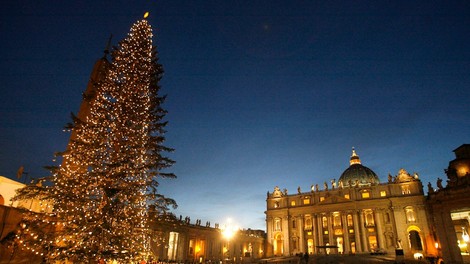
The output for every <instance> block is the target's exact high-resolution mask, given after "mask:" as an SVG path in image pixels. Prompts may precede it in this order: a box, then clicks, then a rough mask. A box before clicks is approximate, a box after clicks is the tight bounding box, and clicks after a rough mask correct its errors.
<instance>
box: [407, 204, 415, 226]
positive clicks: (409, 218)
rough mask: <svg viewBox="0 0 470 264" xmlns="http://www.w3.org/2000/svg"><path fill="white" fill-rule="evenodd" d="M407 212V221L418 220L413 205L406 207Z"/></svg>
mask: <svg viewBox="0 0 470 264" xmlns="http://www.w3.org/2000/svg"><path fill="white" fill-rule="evenodd" d="M405 213H406V221H408V223H414V222H416V213H415V211H414V209H413V207H411V206H408V207H406V208H405Z"/></svg>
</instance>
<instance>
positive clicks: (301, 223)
mask: <svg viewBox="0 0 470 264" xmlns="http://www.w3.org/2000/svg"><path fill="white" fill-rule="evenodd" d="M298 219H299V220H298V221H297V220H296V221H297V225H296V226H297V228H296V229H297V230H299V248H298V250H299V251H302V250H300V249H302V248H307V245H305V227H304V215H299V216H298Z"/></svg>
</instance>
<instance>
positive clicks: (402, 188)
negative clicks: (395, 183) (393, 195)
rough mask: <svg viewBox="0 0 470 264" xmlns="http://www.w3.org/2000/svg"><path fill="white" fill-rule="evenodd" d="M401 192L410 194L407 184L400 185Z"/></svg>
mask: <svg viewBox="0 0 470 264" xmlns="http://www.w3.org/2000/svg"><path fill="white" fill-rule="evenodd" d="M401 193H402V194H410V193H411V191H410V187H409V186H408V185H403V186H401Z"/></svg>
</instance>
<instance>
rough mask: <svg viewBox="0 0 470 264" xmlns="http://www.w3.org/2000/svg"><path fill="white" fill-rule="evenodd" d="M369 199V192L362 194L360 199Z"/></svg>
mask: <svg viewBox="0 0 470 264" xmlns="http://www.w3.org/2000/svg"><path fill="white" fill-rule="evenodd" d="M369 197H370V194H369V192H367V191H365V192H363V193H362V198H364V199H366V198H369Z"/></svg>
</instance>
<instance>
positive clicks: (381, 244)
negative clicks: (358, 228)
mask: <svg viewBox="0 0 470 264" xmlns="http://www.w3.org/2000/svg"><path fill="white" fill-rule="evenodd" d="M374 216H375V226H376V227H377V243H378V245H377V248H379V249H380V248H384V249H385V248H386V247H387V245H386V244H385V237H384V231H383V228H382V219H383V217H382V211H381V210H380V209H376V210H375V211H374Z"/></svg>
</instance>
